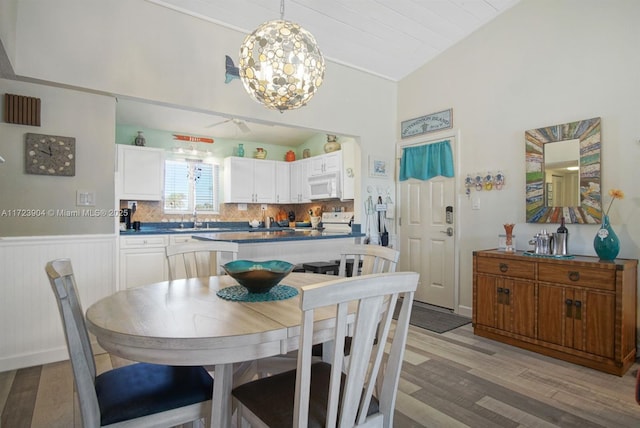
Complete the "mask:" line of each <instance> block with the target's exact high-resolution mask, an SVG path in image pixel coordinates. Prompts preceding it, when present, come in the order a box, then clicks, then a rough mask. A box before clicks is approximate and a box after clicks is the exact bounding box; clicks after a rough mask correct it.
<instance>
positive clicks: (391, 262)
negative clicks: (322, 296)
mask: <svg viewBox="0 0 640 428" xmlns="http://www.w3.org/2000/svg"><path fill="white" fill-rule="evenodd" d="M399 258H400V251H398V250H395V249H393V248H389V247H381V246H379V245H365V244H351V245H347V246H346V247H344V248H343V249H342V250H341V252H340V267H339V269H338V276H347V273H349V271H350V273H351V276H359V275H370V274H372V273H385V272H395V271H396V266H397V265H398V260H399ZM352 263H353V264H352Z"/></svg>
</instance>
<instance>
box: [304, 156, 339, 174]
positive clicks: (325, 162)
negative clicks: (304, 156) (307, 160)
mask: <svg viewBox="0 0 640 428" xmlns="http://www.w3.org/2000/svg"><path fill="white" fill-rule="evenodd" d="M341 170H342V151H340V150H338V151H335V152H331V153H327V154H324V155H320V156H314V157H312V158H311V170H310V171H309V177H315V176H317V175H323V174H330V173H340V171H341Z"/></svg>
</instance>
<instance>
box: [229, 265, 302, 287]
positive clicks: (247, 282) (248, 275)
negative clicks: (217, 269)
mask: <svg viewBox="0 0 640 428" xmlns="http://www.w3.org/2000/svg"><path fill="white" fill-rule="evenodd" d="M222 268H223V269H224V270H225V272H227V273H228V274H229V275H230V276H231V277H232V278H233V279H235V280H236V281H238V283H239V284H240V285H242V286H243V287H245V288H246V289H247V290H248V291H249V293H267V292H268V291H269V290H271V289H272V288H273V287H274V286H276V285H278V283H279V282H280V281H282V279H283V278H284V277H285V276H287V275H289V273H291V271H292V270H293V268H294V265H293V264H291V263H289V262H285V261H282V260H269V261H266V262H254V261H251V260H235V261H232V262H229V263H226V264H224V265H222Z"/></svg>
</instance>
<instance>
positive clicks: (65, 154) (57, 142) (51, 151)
mask: <svg viewBox="0 0 640 428" xmlns="http://www.w3.org/2000/svg"><path fill="white" fill-rule="evenodd" d="M24 147H25V149H24V157H25V172H26V173H27V174H40V175H62V176H69V177H71V176H75V175H76V139H75V138H73V137H59V136H55V135H42V134H26V138H25V146H24Z"/></svg>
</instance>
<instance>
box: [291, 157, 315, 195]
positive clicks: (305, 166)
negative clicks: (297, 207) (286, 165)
mask: <svg viewBox="0 0 640 428" xmlns="http://www.w3.org/2000/svg"><path fill="white" fill-rule="evenodd" d="M311 162H312V158H307V159H301V160H298V161H295V162H291V175H290V177H291V202H294V203H298V202H311V189H310V187H309V171H310V170H311Z"/></svg>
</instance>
